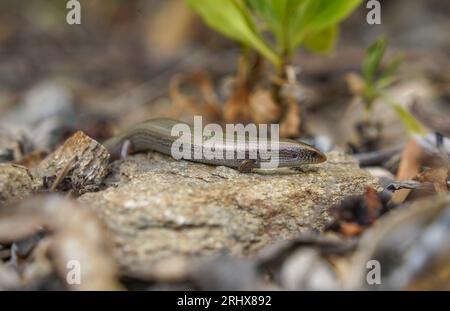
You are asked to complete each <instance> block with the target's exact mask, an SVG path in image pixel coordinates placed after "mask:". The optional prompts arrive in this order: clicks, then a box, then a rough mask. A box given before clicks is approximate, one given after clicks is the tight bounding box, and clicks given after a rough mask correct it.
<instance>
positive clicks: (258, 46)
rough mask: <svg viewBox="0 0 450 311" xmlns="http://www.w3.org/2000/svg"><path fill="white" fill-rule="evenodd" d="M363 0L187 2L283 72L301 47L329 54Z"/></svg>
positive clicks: (210, 22)
mask: <svg viewBox="0 0 450 311" xmlns="http://www.w3.org/2000/svg"><path fill="white" fill-rule="evenodd" d="M361 1H362V0H331V1H330V0H220V1H218V0H186V2H187V3H188V5H189V6H190V7H191V8H192V9H193V10H194V11H195V12H197V13H198V14H199V15H200V16H201V17H202V18H203V19H204V20H205V22H206V23H207V24H208V25H209V26H210V27H211V28H213V29H215V30H217V31H219V32H221V33H222V34H224V35H226V36H228V37H229V38H232V39H234V40H237V41H239V42H241V43H242V44H244V45H245V46H248V47H251V48H253V49H255V50H256V51H258V52H259V53H260V54H261V55H262V56H264V57H265V58H266V59H267V60H269V61H270V62H271V63H272V64H273V65H274V66H275V67H276V69H277V72H278V73H281V72H283V70H284V66H285V65H287V64H289V62H290V60H291V58H292V55H293V53H294V52H295V50H296V49H297V48H298V47H299V46H300V45H302V44H303V45H304V46H305V47H306V48H308V49H310V50H312V51H314V52H328V51H330V50H331V49H332V48H333V46H334V43H335V42H336V39H337V36H338V33H339V31H338V27H339V26H338V24H339V22H340V21H342V20H343V19H344V18H346V17H347V16H348V15H349V14H350V13H351V12H352V11H353V10H354V9H355V8H356V7H357V6H358V5H359V4H360V3H361Z"/></svg>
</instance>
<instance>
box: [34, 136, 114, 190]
mask: <svg viewBox="0 0 450 311" xmlns="http://www.w3.org/2000/svg"><path fill="white" fill-rule="evenodd" d="M109 157H110V155H109V153H108V151H107V150H106V148H105V147H103V146H102V145H101V144H99V143H98V142H97V141H95V140H93V139H92V138H90V137H88V136H86V135H85V134H84V133H83V132H81V131H78V132H76V133H75V134H73V135H72V136H71V137H69V138H68V139H67V140H66V141H65V143H64V144H63V145H62V146H60V147H59V148H58V149H56V150H55V151H54V152H53V153H51V154H50V155H49V156H48V157H47V158H45V159H44V161H42V162H41V164H40V165H39V167H38V170H37V171H38V175H39V176H41V177H43V178H45V179H46V180H47V183H48V186H49V187H52V188H55V186H56V189H58V190H62V191H68V190H73V191H75V193H78V194H81V193H84V192H87V191H93V190H96V189H98V187H99V186H100V184H101V182H102V181H103V179H104V177H105V176H106V174H107V172H108V170H107V168H108V163H109ZM55 182H56V184H55ZM54 190H55V189H54Z"/></svg>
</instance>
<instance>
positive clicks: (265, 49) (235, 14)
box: [186, 0, 281, 66]
mask: <svg viewBox="0 0 450 311" xmlns="http://www.w3.org/2000/svg"><path fill="white" fill-rule="evenodd" d="M186 3H187V4H188V5H189V6H190V7H191V8H192V9H193V10H194V11H195V12H196V13H197V14H199V15H200V16H201V17H202V18H203V20H204V21H205V22H206V23H207V24H208V25H209V26H210V27H211V28H213V29H215V30H217V31H219V32H221V33H222V34H224V35H225V36H227V37H229V38H232V39H234V40H237V41H239V42H241V43H244V44H246V45H249V46H251V47H252V48H254V49H255V50H257V51H258V52H260V53H261V54H262V55H263V56H264V57H266V58H267V59H268V60H269V61H271V62H272V63H273V64H274V65H275V66H279V64H280V63H281V60H280V58H279V56H278V55H277V54H276V53H275V52H274V51H273V50H272V49H271V47H270V46H269V45H268V44H267V43H266V42H265V41H264V39H263V38H262V36H261V34H260V33H259V32H258V30H257V28H256V25H255V22H254V21H253V19H252V17H251V16H250V14H249V12H248V11H247V10H246V7H245V5H244V3H243V2H242V1H241V0H221V1H220V3H219V2H218V1H217V0H186Z"/></svg>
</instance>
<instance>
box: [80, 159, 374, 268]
mask: <svg viewBox="0 0 450 311" xmlns="http://www.w3.org/2000/svg"><path fill="white" fill-rule="evenodd" d="M327 156H328V162H326V163H324V164H321V165H317V166H314V165H311V166H305V167H304V168H303V169H302V171H301V172H296V171H289V170H280V171H279V172H276V173H274V172H267V173H261V174H257V173H254V174H240V173H239V172H237V171H236V170H233V169H230V168H226V167H214V166H208V165H203V164H197V163H192V162H188V161H176V160H173V159H172V158H170V157H167V156H164V155H161V154H158V153H148V154H139V155H136V156H132V157H129V158H128V159H127V160H125V161H117V162H114V164H113V165H112V175H111V176H110V177H109V178H107V180H106V184H109V185H111V184H115V187H109V188H107V189H106V190H103V191H100V192H96V193H86V194H84V195H82V196H81V197H80V198H79V200H80V201H81V202H83V203H86V204H87V205H90V206H92V208H93V209H94V210H95V212H96V213H97V214H98V215H99V216H100V218H101V219H102V220H103V222H104V223H105V224H106V226H107V227H108V228H109V230H110V232H111V235H112V236H113V240H114V242H115V247H116V256H117V259H118V260H119V262H120V263H121V265H122V266H123V267H124V268H125V270H126V271H128V272H131V273H132V274H139V275H141V276H142V275H143V274H142V273H150V271H151V269H152V266H153V265H154V264H156V263H158V262H160V261H161V260H165V259H167V258H169V257H172V256H186V257H195V256H212V255H218V254H221V253H228V254H231V255H237V256H246V255H250V254H253V253H255V252H256V251H257V250H259V249H261V248H262V247H264V246H266V245H269V244H271V243H273V242H274V241H277V240H281V239H288V238H292V237H295V236H298V234H300V233H302V232H309V231H322V230H323V228H324V226H325V224H326V223H327V222H328V221H330V216H329V214H328V208H329V207H330V206H331V205H333V204H336V203H338V202H339V201H340V200H341V199H343V198H344V197H345V196H348V195H355V194H361V193H363V192H364V189H365V188H366V187H367V186H372V187H375V188H378V185H377V182H376V181H375V179H374V178H373V177H371V175H370V174H369V173H367V172H365V171H363V170H361V169H359V167H358V165H357V163H356V162H355V161H354V159H353V158H351V157H350V156H346V155H344V154H340V153H337V152H333V153H329V154H328V155H327Z"/></svg>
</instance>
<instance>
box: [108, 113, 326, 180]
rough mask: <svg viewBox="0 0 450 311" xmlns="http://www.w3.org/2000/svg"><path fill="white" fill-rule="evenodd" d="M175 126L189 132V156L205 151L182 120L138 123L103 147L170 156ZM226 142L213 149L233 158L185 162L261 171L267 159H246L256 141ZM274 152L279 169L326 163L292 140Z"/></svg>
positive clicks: (236, 139)
mask: <svg viewBox="0 0 450 311" xmlns="http://www.w3.org/2000/svg"><path fill="white" fill-rule="evenodd" d="M177 124H185V125H186V126H188V127H189V129H190V133H191V137H189V140H190V143H191V146H192V150H191V153H190V155H193V153H194V150H203V149H204V148H205V146H204V145H203V142H202V143H200V144H198V143H196V142H195V140H194V139H193V138H192V135H193V133H194V129H193V127H192V126H190V125H189V124H186V123H183V122H181V121H177V120H172V119H165V118H161V119H152V120H148V121H145V122H143V123H140V124H137V125H135V126H134V127H132V128H130V129H128V130H127V131H125V132H123V133H121V134H119V135H117V136H115V137H112V138H110V139H108V140H107V141H105V142H104V143H103V145H104V146H105V147H106V148H107V149H108V151H109V152H110V154H111V155H112V157H118V156H119V155H120V154H121V151H122V150H123V146H124V144H128V147H129V148H127V149H128V150H127V152H130V153H137V152H144V151H157V152H160V153H163V154H166V155H169V156H172V152H171V150H172V144H173V143H174V142H175V141H176V140H177V139H178V138H179V137H178V136H172V128H173V127H174V126H175V125H177ZM227 139H228V138H225V139H224V140H223V143H219V144H218V145H216V146H215V148H216V149H215V150H220V151H223V152H224V153H225V152H227V153H228V152H229V153H230V154H233V155H235V156H233V157H231V158H230V157H223V158H220V159H215V158H213V159H207V158H205V157H202V158H199V159H196V158H195V157H193V156H190V157H189V158H186V160H189V161H194V162H200V163H205V164H211V165H223V166H227V167H231V168H235V169H238V170H239V171H240V172H251V171H252V169H254V168H261V164H262V163H263V162H264V161H266V159H264V158H261V157H259V153H258V157H257V158H256V159H254V158H250V157H249V155H250V154H251V151H259V150H258V148H260V145H259V144H258V140H257V139H254V138H251V137H248V136H245V137H243V136H237V135H234V144H229V143H227V141H226V140H227ZM269 144H270V143H269ZM230 148H232V150H230ZM277 151H278V152H277V160H278V167H299V166H301V165H303V164H316V163H321V162H324V161H326V156H325V155H324V154H323V153H322V152H321V151H320V150H318V149H317V148H315V147H313V146H311V145H308V144H306V143H302V142H298V141H294V140H289V139H280V140H279V145H278V148H277ZM239 152H243V153H244V154H245V158H239V157H237V154H238V153H239Z"/></svg>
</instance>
